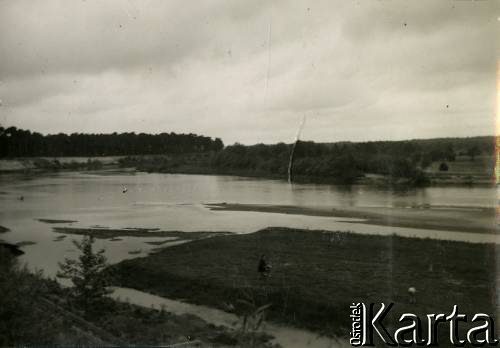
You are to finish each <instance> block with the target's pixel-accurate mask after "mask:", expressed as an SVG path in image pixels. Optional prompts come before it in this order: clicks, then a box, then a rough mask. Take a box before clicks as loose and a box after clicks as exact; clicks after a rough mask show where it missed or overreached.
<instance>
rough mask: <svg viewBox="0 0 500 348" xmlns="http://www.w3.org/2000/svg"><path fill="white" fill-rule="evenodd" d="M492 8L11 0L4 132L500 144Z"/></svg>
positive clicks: (350, 2) (4, 23)
mask: <svg viewBox="0 0 500 348" xmlns="http://www.w3.org/2000/svg"><path fill="white" fill-rule="evenodd" d="M498 4H499V2H497V1H494V0H493V1H487V0H484V1H467V0H455V1H435V0H432V1H422V0H418V1H417V0H415V1H404V2H403V1H389V0H386V1H380V0H379V1H375V0H374V1H369V0H359V1H355V0H345V1H331V0H328V1H326V0H325V1H310V2H306V1H260V0H258V1H256V0H251V1H234V0H227V1H215V0H214V1H198V0H197V1H186V0H183V1H171V0H169V1H160V0H158V1H144V0H140V1H139V0H138V1H133V0H123V1H97V0H96V1H91V0H83V1H82V0H81V1H68V0H60V1H32V0H26V1H23V0H12V1H8V0H0V99H1V106H0V123H2V125H4V126H11V125H14V126H17V127H22V128H28V129H31V130H35V131H39V132H42V133H57V132H68V133H71V132H106V133H108V132H115V131H116V132H125V131H134V132H152V133H159V132H171V131H173V132H184V133H198V134H204V135H209V136H213V137H216V136H217V137H221V138H222V139H223V140H224V142H225V143H226V144H231V143H233V142H241V143H245V144H252V143H258V142H264V143H273V142H277V141H285V142H290V141H292V140H293V138H294V136H295V134H296V132H297V127H298V126H299V124H300V122H301V119H302V117H304V115H305V116H306V118H307V121H306V125H305V129H304V132H303V138H304V139H310V140H315V141H343V140H353V141H358V140H377V139H407V138H430V137H447V136H473V135H486V134H494V130H495V112H496V98H497V91H496V78H497V77H496V70H497V59H498V38H499V36H498V26H499V25H500V20H499V19H500V17H499V16H500V12H499V11H498V9H499V8H498V7H499V6H498Z"/></svg>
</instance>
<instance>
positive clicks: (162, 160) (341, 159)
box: [0, 127, 495, 185]
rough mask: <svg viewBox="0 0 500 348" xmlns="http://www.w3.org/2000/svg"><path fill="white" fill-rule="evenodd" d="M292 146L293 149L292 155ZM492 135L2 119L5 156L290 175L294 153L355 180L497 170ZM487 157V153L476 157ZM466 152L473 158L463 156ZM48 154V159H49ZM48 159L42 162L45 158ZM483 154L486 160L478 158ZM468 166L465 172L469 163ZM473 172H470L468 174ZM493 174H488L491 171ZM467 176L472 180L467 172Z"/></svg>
mask: <svg viewBox="0 0 500 348" xmlns="http://www.w3.org/2000/svg"><path fill="white" fill-rule="evenodd" d="M292 149H293V156H291V153H292ZM494 152H495V141H494V137H493V136H482V137H470V138H438V139H418V140H406V141H372V142H359V143H354V142H337V143H315V142H312V141H298V142H297V143H296V144H295V146H294V144H285V143H278V144H272V145H266V144H257V145H251V146H248V145H241V144H238V143H236V144H234V145H230V146H225V147H224V144H223V142H222V140H221V139H219V138H216V139H212V138H210V137H205V136H199V135H195V134H175V133H162V134H157V135H151V134H143V133H140V134H135V133H122V134H117V133H113V134H80V133H77V134H71V135H66V134H57V135H45V136H44V135H41V134H39V133H32V132H30V131H27V130H21V129H17V128H14V127H10V128H6V129H5V128H2V127H0V157H2V158H13V157H25V156H29V157H37V156H38V157H40V156H46V157H57V156H85V157H94V156H110V155H124V156H127V157H124V158H121V159H120V160H119V162H120V165H121V166H122V167H134V168H136V169H138V170H141V171H148V172H164V173H193V174H194V173H196V174H234V175H242V176H259V177H274V178H282V179H286V178H287V177H288V169H289V165H290V160H291V157H293V159H292V161H291V164H292V165H291V174H292V177H293V179H294V181H310V182H334V183H342V184H351V183H354V182H356V181H358V180H359V179H360V178H363V177H366V175H367V174H376V175H380V176H384V177H386V178H388V179H389V181H390V182H405V183H407V184H411V185H425V184H428V183H429V178H428V172H429V170H428V168H430V167H431V166H432V165H433V163H434V164H435V163H436V162H437V165H438V167H439V170H440V171H443V172H445V171H448V168H449V167H450V165H451V167H457V166H453V163H454V162H455V161H456V160H457V159H459V160H460V161H461V166H462V168H464V167H465V166H469V167H470V168H474V170H476V172H481V171H482V172H481V173H480V174H481V175H483V174H484V176H487V175H490V174H491V175H492V173H489V172H490V171H491V167H492V163H494ZM479 157H481V158H482V161H477V159H478V158H479ZM464 158H465V159H466V160H467V161H468V163H464ZM37 161H38V162H40V163H38V162H36V161H35V162H36V163H34V164H35V166H36V167H37V168H42V169H46V170H60V169H68V170H71V169H73V170H80V169H99V168H100V167H101V166H102V163H100V162H99V161H98V160H95V159H94V160H89V161H87V162H86V163H80V164H78V163H69V164H67V163H59V161H58V160H57V159H54V160H53V161H49V160H46V159H38V160H37ZM43 161H45V162H43ZM42 162H43V163H42ZM479 162H481V163H479ZM465 169H466V170H462V171H463V172H465V171H467V170H468V168H465ZM467 175H469V174H467ZM486 180H487V179H486ZM467 181H471V180H470V179H467Z"/></svg>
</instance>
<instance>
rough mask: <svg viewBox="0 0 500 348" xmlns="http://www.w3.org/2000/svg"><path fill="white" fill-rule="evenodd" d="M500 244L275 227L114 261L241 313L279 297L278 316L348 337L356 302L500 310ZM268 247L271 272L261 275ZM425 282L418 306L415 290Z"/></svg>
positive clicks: (137, 278) (158, 290)
mask: <svg viewBox="0 0 500 348" xmlns="http://www.w3.org/2000/svg"><path fill="white" fill-rule="evenodd" d="M495 253H496V249H495V246H494V245H486V244H469V243H461V242H450V241H437V240H429V239H414V238H402V237H396V236H389V237H383V236H370V235H356V234H349V233H337V232H327V231H305V230H296V229H286V228H268V229H265V230H262V231H259V232H256V233H253V234H248V235H228V236H219V237H213V238H208V239H203V240H198V241H193V242H190V243H187V244H183V245H178V246H174V247H170V248H166V249H164V250H162V251H160V252H158V253H156V254H154V255H150V256H148V257H144V258H137V259H132V260H126V261H123V262H121V263H119V264H118V265H116V266H114V267H113V270H114V272H115V273H116V276H117V280H118V282H119V283H120V285H122V286H126V287H131V288H136V289H139V290H144V291H147V292H151V293H154V294H158V295H161V296H165V297H169V298H178V299H184V300H187V301H189V302H193V303H198V304H205V305H209V306H213V307H218V308H221V309H225V310H227V309H228V307H231V308H232V307H234V308H235V309H234V310H235V311H236V312H237V313H238V312H240V311H243V309H242V308H241V307H240V306H239V305H238V304H239V303H240V300H241V299H245V298H248V297H249V296H251V297H253V300H254V301H255V302H256V303H257V304H258V305H263V304H267V303H270V304H271V307H270V309H269V313H268V314H269V318H270V319H271V320H273V321H278V322H282V323H287V324H291V325H294V326H299V327H304V328H308V329H312V330H315V331H317V332H320V333H323V334H327V335H340V336H346V335H347V334H348V332H349V330H350V321H349V314H350V313H349V304H350V303H352V302H365V303H369V302H386V303H388V302H394V303H395V307H394V314H397V313H402V312H405V311H410V312H412V313H416V314H425V313H441V312H442V313H449V312H450V311H451V309H452V307H453V305H454V304H457V305H458V306H459V309H460V311H461V312H463V313H478V312H486V313H490V314H495V313H494V312H495V311H494V308H495V290H496V289H495V269H496V268H495V267H496V263H495ZM261 254H266V255H267V257H268V259H269V260H270V262H271V263H272V265H273V269H272V274H271V277H270V278H269V279H267V280H262V279H260V278H259V275H258V274H257V263H258V260H259V257H260V255H261ZM410 286H414V287H416V288H417V291H418V294H417V303H416V304H410V303H409V297H408V293H407V289H408V288H409V287H410Z"/></svg>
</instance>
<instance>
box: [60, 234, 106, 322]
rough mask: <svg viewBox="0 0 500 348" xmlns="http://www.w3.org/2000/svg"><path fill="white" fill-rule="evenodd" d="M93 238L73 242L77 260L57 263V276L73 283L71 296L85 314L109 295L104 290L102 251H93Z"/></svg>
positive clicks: (104, 259) (87, 237)
mask: <svg viewBox="0 0 500 348" xmlns="http://www.w3.org/2000/svg"><path fill="white" fill-rule="evenodd" d="M94 241H95V239H94V237H93V236H85V237H83V239H82V241H81V242H78V241H73V244H74V245H75V246H76V248H77V249H78V250H79V251H80V252H81V254H80V256H79V257H78V259H77V260H72V259H68V258H66V259H65V260H64V262H62V263H59V268H60V271H59V272H58V274H57V276H58V277H60V278H66V279H70V280H71V282H72V283H73V285H74V287H73V296H74V298H75V300H76V302H77V304H78V305H80V306H81V307H82V308H83V309H84V311H85V313H86V314H88V313H90V312H92V311H93V310H94V309H95V307H94V306H95V305H96V304H98V303H99V302H100V301H101V300H102V299H103V297H104V296H105V295H107V294H109V293H110V290H108V289H107V288H106V286H107V285H108V281H107V276H106V275H104V273H103V270H104V268H106V267H107V266H108V264H107V260H106V257H105V256H104V249H101V250H99V251H94V249H93V244H94Z"/></svg>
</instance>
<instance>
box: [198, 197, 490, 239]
mask: <svg viewBox="0 0 500 348" xmlns="http://www.w3.org/2000/svg"><path fill="white" fill-rule="evenodd" d="M206 206H207V207H208V208H209V209H211V210H217V211H253V212H263V213H277V214H295V215H308V216H323V217H337V218H338V217H345V218H357V219H362V220H360V221H356V223H363V224H369V225H379V226H392V227H410V228H420V229H430V230H444V231H458V232H475V233H491V234H496V231H497V220H496V211H495V209H494V208H481V207H459V206H432V207H430V206H415V207H408V208H386V207H348V208H344V207H342V208H337V207H325V206H294V205H266V204H233V203H216V204H206ZM345 222H352V221H345Z"/></svg>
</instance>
